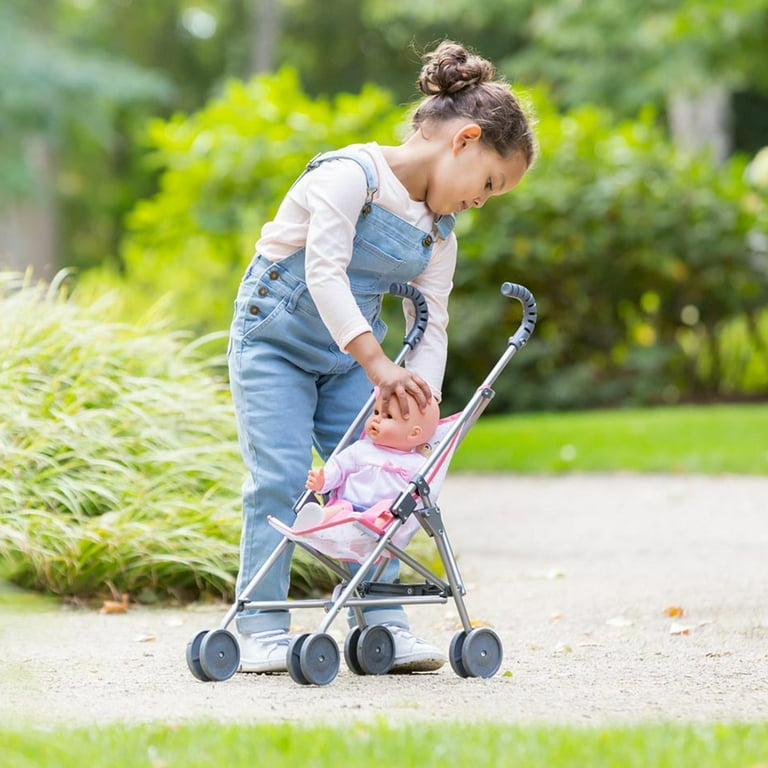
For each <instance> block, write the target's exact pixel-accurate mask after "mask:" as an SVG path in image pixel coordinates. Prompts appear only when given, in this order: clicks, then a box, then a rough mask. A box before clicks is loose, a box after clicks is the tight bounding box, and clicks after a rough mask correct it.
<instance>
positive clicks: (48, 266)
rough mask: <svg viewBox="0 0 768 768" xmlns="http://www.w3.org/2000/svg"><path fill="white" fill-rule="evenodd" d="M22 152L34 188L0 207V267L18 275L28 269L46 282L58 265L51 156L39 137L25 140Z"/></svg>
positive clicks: (50, 152) (52, 161) (55, 209)
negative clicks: (26, 196) (25, 194)
mask: <svg viewBox="0 0 768 768" xmlns="http://www.w3.org/2000/svg"><path fill="white" fill-rule="evenodd" d="M24 152H25V154H26V160H27V164H28V166H29V168H30V171H31V175H32V177H33V179H34V180H35V188H34V191H33V193H32V194H31V195H30V196H29V197H28V198H25V199H23V200H22V199H18V200H14V201H12V202H11V203H10V204H8V205H5V206H3V207H2V208H0V267H4V268H7V269H11V270H13V271H18V272H24V271H26V269H27V268H28V267H31V268H32V271H33V275H34V277H36V278H39V279H46V280H48V279H50V278H51V277H53V275H54V274H55V273H56V269H57V264H58V258H57V256H58V254H57V229H58V227H57V218H58V217H57V206H56V189H55V186H56V185H55V167H54V159H53V153H52V151H51V148H50V145H49V144H48V142H47V141H46V140H45V139H44V138H43V137H41V136H32V137H30V138H28V139H27V140H26V142H25V145H24Z"/></svg>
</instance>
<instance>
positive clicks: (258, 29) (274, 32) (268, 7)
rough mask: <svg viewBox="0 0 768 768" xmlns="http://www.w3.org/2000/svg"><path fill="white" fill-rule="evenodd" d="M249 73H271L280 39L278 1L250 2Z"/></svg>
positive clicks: (262, 0) (255, 0)
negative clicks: (251, 6) (251, 10)
mask: <svg viewBox="0 0 768 768" xmlns="http://www.w3.org/2000/svg"><path fill="white" fill-rule="evenodd" d="M252 2H253V13H252V16H251V18H252V30H253V31H252V34H251V60H250V65H251V72H250V73H249V74H253V75H255V74H258V73H259V72H273V71H274V69H275V61H276V59H277V56H276V53H277V41H278V40H279V39H280V19H281V16H282V13H281V8H280V0H252Z"/></svg>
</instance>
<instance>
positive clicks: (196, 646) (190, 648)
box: [187, 629, 211, 683]
mask: <svg viewBox="0 0 768 768" xmlns="http://www.w3.org/2000/svg"><path fill="white" fill-rule="evenodd" d="M207 634H208V630H207V629H204V630H203V631H202V632H198V633H197V634H196V635H195V636H194V637H193V638H192V639H191V640H190V641H189V642H188V643H187V666H188V667H189V671H190V672H191V673H192V674H193V675H194V676H195V677H196V678H197V679H198V680H200V681H201V682H203V683H209V682H210V681H211V678H210V677H208V675H206V674H205V672H203V668H202V667H201V666H200V643H202V642H203V638H204V637H205V636H206V635H207Z"/></svg>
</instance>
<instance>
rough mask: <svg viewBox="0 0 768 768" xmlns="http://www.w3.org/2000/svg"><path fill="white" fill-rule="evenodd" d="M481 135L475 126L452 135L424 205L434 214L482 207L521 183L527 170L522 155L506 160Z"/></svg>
mask: <svg viewBox="0 0 768 768" xmlns="http://www.w3.org/2000/svg"><path fill="white" fill-rule="evenodd" d="M480 136H481V130H480V128H479V126H477V125H474V124H468V125H465V126H463V127H462V128H461V129H459V130H458V131H456V132H455V133H454V134H453V135H452V137H451V139H450V143H449V145H448V147H447V148H446V149H447V151H445V152H444V153H441V154H440V156H439V158H438V159H437V161H436V162H435V164H434V165H433V167H432V169H431V172H430V173H429V176H428V179H427V190H426V197H425V202H426V204H427V206H428V207H429V209H430V210H431V211H434V212H435V213H437V214H442V215H446V214H449V213H460V212H461V211H465V210H466V209H467V208H480V207H482V206H483V205H485V202H486V200H488V198H489V197H495V196H497V195H503V194H505V193H507V192H509V191H510V190H511V189H514V187H516V186H517V185H518V184H519V183H520V181H521V179H522V178H523V176H524V175H525V172H526V170H528V163H527V161H526V159H525V156H524V155H523V153H522V152H514V153H512V154H511V155H510V156H509V157H507V158H503V157H502V156H501V155H499V154H498V152H496V151H495V150H494V149H492V148H491V147H489V146H487V145H485V144H483V143H482V142H481V141H480Z"/></svg>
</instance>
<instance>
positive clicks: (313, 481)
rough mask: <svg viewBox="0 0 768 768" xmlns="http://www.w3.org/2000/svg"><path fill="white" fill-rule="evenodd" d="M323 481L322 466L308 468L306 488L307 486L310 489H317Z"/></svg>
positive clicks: (321, 485)
mask: <svg viewBox="0 0 768 768" xmlns="http://www.w3.org/2000/svg"><path fill="white" fill-rule="evenodd" d="M324 483H325V470H324V469H323V468H322V467H320V469H310V470H309V473H308V474H307V488H309V490H310V491H319V490H320V489H321V488H322V487H323V484H324Z"/></svg>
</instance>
